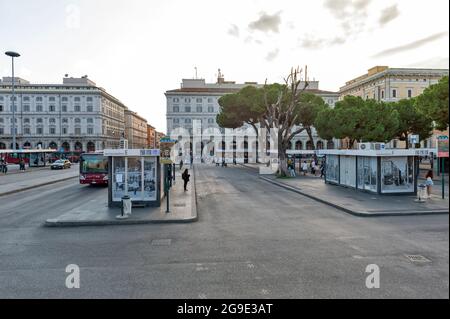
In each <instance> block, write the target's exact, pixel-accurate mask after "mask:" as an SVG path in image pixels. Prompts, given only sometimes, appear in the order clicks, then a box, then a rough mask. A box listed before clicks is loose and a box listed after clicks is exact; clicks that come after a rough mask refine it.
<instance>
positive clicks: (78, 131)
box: [75, 127, 81, 135]
mask: <svg viewBox="0 0 450 319" xmlns="http://www.w3.org/2000/svg"><path fill="white" fill-rule="evenodd" d="M75 134H76V135H81V127H76V128H75Z"/></svg>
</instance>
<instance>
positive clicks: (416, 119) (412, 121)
mask: <svg viewBox="0 0 450 319" xmlns="http://www.w3.org/2000/svg"><path fill="white" fill-rule="evenodd" d="M393 107H394V109H395V110H396V111H397V113H398V117H399V123H398V129H397V133H396V137H397V138H398V139H399V140H401V141H406V148H408V142H407V141H408V135H409V134H418V135H419V137H420V139H421V140H425V139H427V138H429V137H430V136H431V135H432V130H433V121H432V120H431V118H430V117H429V116H428V115H426V114H424V113H423V112H421V111H420V110H419V108H418V107H417V103H416V99H415V98H413V99H403V100H400V101H398V102H396V103H393Z"/></svg>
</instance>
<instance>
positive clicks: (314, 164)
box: [311, 160, 316, 175]
mask: <svg viewBox="0 0 450 319" xmlns="http://www.w3.org/2000/svg"><path fill="white" fill-rule="evenodd" d="M311 174H312V175H316V161H315V160H312V162H311Z"/></svg>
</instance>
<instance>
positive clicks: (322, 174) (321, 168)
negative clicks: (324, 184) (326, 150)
mask: <svg viewBox="0 0 450 319" xmlns="http://www.w3.org/2000/svg"><path fill="white" fill-rule="evenodd" d="M324 176H325V163H324V162H322V164H320V178H323V177H324Z"/></svg>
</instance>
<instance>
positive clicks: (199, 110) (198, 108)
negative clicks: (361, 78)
mask: <svg viewBox="0 0 450 319" xmlns="http://www.w3.org/2000/svg"><path fill="white" fill-rule="evenodd" d="M197 112H198V113H201V112H202V107H201V106H198V105H197Z"/></svg>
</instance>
